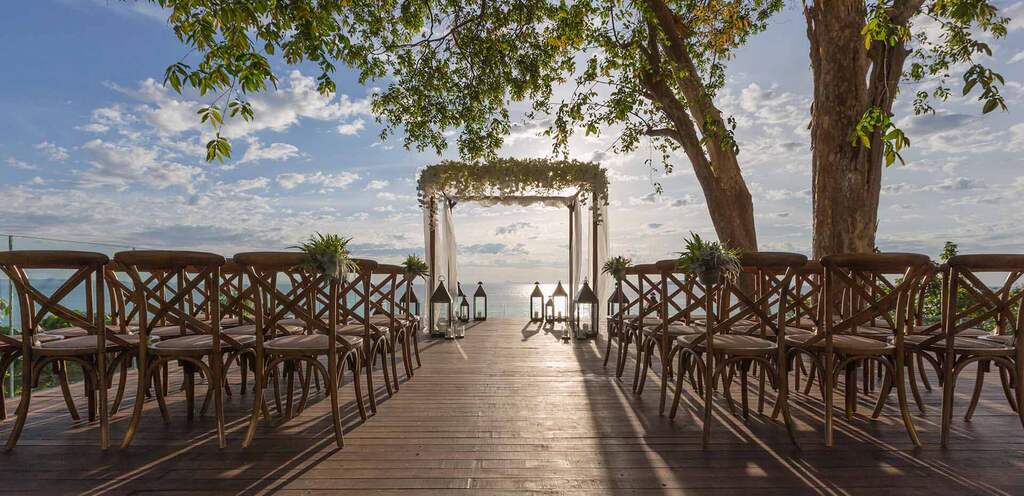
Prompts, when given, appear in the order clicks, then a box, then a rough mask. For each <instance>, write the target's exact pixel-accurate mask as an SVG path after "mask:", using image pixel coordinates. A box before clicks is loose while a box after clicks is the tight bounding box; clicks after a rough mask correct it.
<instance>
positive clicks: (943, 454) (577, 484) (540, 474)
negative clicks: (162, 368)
mask: <svg viewBox="0 0 1024 496" xmlns="http://www.w3.org/2000/svg"><path fill="white" fill-rule="evenodd" d="M468 334H469V335H468V337H467V338H466V339H464V340H459V341H454V342H450V341H436V342H427V343H426V345H425V346H424V348H423V367H422V368H420V369H418V370H417V371H416V376H415V377H414V378H413V379H412V380H411V381H409V382H405V383H403V384H402V386H401V391H400V392H399V393H398V394H397V395H395V396H394V397H393V398H391V399H384V396H383V395H384V393H383V388H380V390H379V391H378V395H380V396H379V397H380V398H381V400H382V401H381V403H380V409H379V413H378V414H377V415H376V416H374V417H372V418H370V419H369V420H368V421H367V422H366V423H365V424H360V423H359V422H358V415H356V414H355V412H354V409H353V404H352V403H348V404H347V407H346V414H347V420H346V422H347V424H346V425H347V431H348V432H347V435H346V442H347V446H346V448H345V449H344V450H338V449H336V448H335V446H334V444H333V441H332V439H331V437H330V432H331V431H330V429H331V427H330V423H329V415H328V414H327V412H326V411H325V403H326V402H324V401H320V400H319V398H317V401H316V403H315V404H314V406H313V407H311V408H310V409H309V410H307V411H306V412H305V413H304V414H303V415H302V416H301V417H299V418H297V419H295V420H292V421H291V422H289V423H288V424H286V425H285V426H283V427H280V428H277V429H270V428H266V427H264V428H261V430H260V432H259V434H258V436H257V439H256V444H255V446H254V447H253V448H252V449H250V450H242V449H241V446H240V445H241V435H242V432H241V428H242V425H243V423H244V421H245V418H244V417H243V415H244V414H245V413H246V412H247V410H248V407H249V404H248V398H250V397H251V395H246V396H240V395H238V394H237V387H236V394H235V396H234V398H232V399H231V400H229V401H228V405H229V412H230V418H229V425H230V426H231V427H232V429H233V430H232V431H231V433H230V434H229V438H228V441H229V448H228V449H227V450H225V451H223V452H222V451H220V450H218V449H217V447H216V443H215V442H214V441H213V440H212V436H211V433H212V430H211V429H212V422H211V421H210V419H209V418H205V419H199V420H196V421H194V422H193V423H192V424H189V423H187V422H186V420H185V418H184V411H183V403H184V402H183V400H182V398H180V397H179V396H180V395H176V396H174V397H173V402H172V406H171V410H172V414H173V415H174V419H173V423H172V424H171V425H169V426H164V425H163V423H162V421H161V420H160V415H159V413H158V412H157V411H156V409H155V404H151V405H149V410H148V412H147V413H148V415H147V416H146V417H145V418H144V419H143V423H142V430H141V431H140V434H139V435H138V436H137V438H136V441H135V443H134V444H133V446H132V447H131V448H130V449H128V450H121V449H119V448H116V447H112V448H111V449H110V450H109V451H108V452H106V453H104V452H101V451H100V450H99V448H98V447H97V442H96V441H97V432H96V429H95V428H94V427H93V426H91V425H87V424H79V425H78V426H77V427H76V426H75V425H74V424H73V423H72V422H71V420H70V418H69V417H68V415H67V413H66V410H65V408H64V405H63V402H62V401H61V400H60V396H59V394H58V393H57V392H56V391H48V392H45V393H44V394H43V395H41V396H37V397H36V400H37V402H36V405H35V407H34V408H33V410H35V411H34V412H33V415H32V417H31V421H30V423H29V425H28V426H27V427H26V431H25V434H24V436H23V437H22V441H21V443H20V444H19V446H18V447H17V449H16V450H15V451H14V452H13V453H11V454H8V455H3V456H0V492H14V493H19V494H25V493H28V492H30V491H37V492H46V493H63V494H68V493H86V494H108V493H109V494H126V493H135V494H137V493H147V492H150V491H160V492H162V493H164V494H166V493H175V492H192V493H207V492H209V493H213V492H218V491H225V492H230V493H246V494H250V493H270V492H275V493H277V494H315V493H323V494H327V493H336V492H341V491H348V492H349V493H350V494H396V495H397V494H402V495H417V494H479V495H494V494H513V493H514V494H523V493H531V494H579V495H584V494H585V495H600V494H644V495H646V494H651V495H654V494H683V493H685V494H705V493H713V494H780V495H782V494H785V495H794V494H877V491H878V490H879V489H883V490H885V491H886V492H887V493H895V492H896V491H898V492H899V494H922V495H923V494H927V495H936V494H1022V493H1024V476H1021V474H1022V473H1024V470H1022V469H1024V430H1022V429H1021V426H1020V424H1019V422H1018V421H1017V419H1016V417H1015V416H1011V415H1010V413H1011V412H1010V411H1009V409H1008V408H1007V407H1006V404H1005V401H1004V400H1003V399H1002V398H1001V395H1000V391H999V388H998V384H996V383H990V384H989V387H988V388H987V390H986V392H985V397H984V399H983V401H982V405H981V407H979V410H978V413H977V414H976V416H975V418H974V421H973V422H971V423H969V424H965V423H964V422H963V421H962V419H957V420H956V421H955V422H954V427H955V430H956V438H955V440H954V442H953V445H952V448H951V449H949V450H946V451H942V450H940V449H939V448H938V447H937V444H938V435H937V433H936V426H935V424H934V422H935V421H936V420H937V402H938V400H939V398H940V396H941V395H940V394H939V393H938V392H932V393H926V400H927V401H928V402H929V404H930V412H929V415H928V416H927V417H926V418H920V417H918V420H919V424H918V425H919V427H920V428H921V430H922V439H923V441H924V442H925V443H926V447H925V448H924V449H922V450H919V451H918V452H915V451H913V450H912V449H911V448H912V446H911V445H910V443H909V441H908V439H907V437H906V434H905V433H904V431H903V428H902V425H901V424H900V423H898V417H897V416H895V415H893V410H892V409H891V408H890V409H889V410H888V411H887V413H888V417H886V418H883V419H882V420H880V421H877V422H869V421H864V420H859V421H855V422H854V423H853V425H847V424H842V425H841V427H840V429H839V432H838V437H837V446H836V447H835V448H834V449H826V448H825V447H824V446H823V442H822V435H821V430H820V422H819V421H818V420H817V414H819V413H820V403H817V402H815V401H809V402H805V401H804V399H802V398H800V399H798V402H797V404H796V406H795V408H794V410H795V414H796V417H797V421H798V424H799V428H800V431H801V432H800V434H799V437H800V441H801V444H802V450H796V449H794V448H793V447H792V445H791V444H790V443H789V441H788V438H787V436H786V434H785V429H784V428H782V427H781V426H779V425H777V424H775V423H774V422H771V421H765V420H763V419H761V418H759V417H757V416H754V417H752V419H751V421H750V422H749V423H748V424H743V423H742V422H739V421H737V420H736V419H735V418H733V417H731V416H728V415H721V414H722V413H723V412H724V403H723V404H721V405H719V406H721V407H722V408H721V409H719V412H718V413H719V414H720V415H719V416H718V418H719V419H721V420H718V421H717V422H716V424H715V428H714V432H713V446H711V448H710V449H708V450H702V449H701V444H700V423H699V421H698V420H696V419H695V417H694V416H693V415H692V414H693V412H695V411H696V410H695V407H696V405H698V403H697V402H695V401H694V399H693V397H692V396H689V397H688V398H687V399H688V400H689V402H690V404H689V406H688V407H686V408H681V412H680V415H679V417H678V418H676V419H675V421H670V420H669V419H668V418H666V417H659V416H658V410H657V392H658V383H657V382H653V383H648V389H647V391H646V392H645V394H644V396H643V398H642V400H641V399H638V398H637V397H636V396H635V395H634V394H633V393H632V392H631V390H630V383H629V382H631V378H632V364H633V362H632V361H630V365H629V367H627V371H626V374H627V376H629V378H630V381H629V382H627V381H622V382H620V381H618V380H616V379H615V378H614V377H613V376H612V375H611V374H609V372H608V371H607V370H606V369H605V368H604V367H603V366H602V363H601V362H602V357H601V353H603V351H604V343H603V341H600V342H581V343H572V344H567V343H563V342H562V341H561V340H559V339H556V336H555V335H552V334H550V333H547V332H543V331H538V330H536V329H534V328H524V327H523V324H522V323H519V322H514V321H489V322H486V323H482V324H479V325H477V326H475V327H473V328H472V329H470V331H469V333H468ZM971 376H973V374H971ZM234 380H235V382H237V377H236V378H235V379H234ZM964 382H965V383H969V382H972V381H964ZM173 383H174V384H176V383H177V382H176V381H175V382H173ZM378 384H380V382H379V374H378ZM964 385H965V386H967V385H968V384H964ZM962 392H966V391H962ZM342 398H343V400H345V401H348V400H349V399H351V398H352V391H351V386H350V385H346V386H345V391H344V392H343V394H342ZM684 406H685V405H684ZM8 408H9V410H8V411H13V410H14V403H13V402H8ZM126 416H127V409H122V411H121V413H120V414H119V415H118V417H117V418H116V419H115V420H114V423H113V427H112V431H113V432H112V433H113V438H114V439H117V440H119V439H120V437H121V435H122V433H123V432H124V428H125V425H126V424H127V419H126ZM722 420H724V421H725V422H726V424H723V423H722ZM10 425H11V422H10V420H8V421H6V422H4V423H3V424H2V426H0V435H2V436H4V438H6V435H7V432H8V430H9V428H10Z"/></svg>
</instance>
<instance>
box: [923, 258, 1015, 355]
mask: <svg viewBox="0 0 1024 496" xmlns="http://www.w3.org/2000/svg"><path fill="white" fill-rule="evenodd" d="M1022 275H1024V255H998V254H996V255H956V256H953V257H951V258H950V259H949V260H948V261H947V262H946V264H945V275H944V277H943V279H944V281H943V283H944V284H943V290H942V307H943V312H942V313H943V318H942V329H943V330H942V332H941V333H940V334H941V337H943V338H950V337H955V336H956V335H957V334H959V333H960V332H963V331H964V330H966V329H971V328H983V329H992V330H995V331H996V333H998V334H1013V335H1014V343H1015V344H1016V345H1017V346H1018V347H1020V346H1021V344H1022V341H1021V339H1022V336H1021V331H1022V330H1024V305H1022V303H1024V289H1022V288H1021V287H1019V286H1018V287H1015V286H1016V285H1017V283H1018V282H1021V276H1022ZM993 277H995V278H999V277H1001V278H1002V279H1003V280H1002V282H1001V283H1000V284H999V285H998V286H996V287H994V288H993V287H991V286H989V285H988V284H987V283H985V282H984V281H983V279H992V278H993ZM951 342H952V341H951V340H947V343H951Z"/></svg>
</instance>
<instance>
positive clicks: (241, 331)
mask: <svg viewBox="0 0 1024 496" xmlns="http://www.w3.org/2000/svg"><path fill="white" fill-rule="evenodd" d="M277 327H278V328H279V329H280V328H282V327H283V328H284V330H285V331H286V332H287V333H288V334H302V331H303V330H304V329H305V326H301V325H284V326H282V325H278V326H277ZM220 332H221V334H227V335H228V336H255V335H256V324H245V325H240V326H235V327H229V328H227V329H221V331H220Z"/></svg>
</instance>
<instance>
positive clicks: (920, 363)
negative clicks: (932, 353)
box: [917, 351, 932, 393]
mask: <svg viewBox="0 0 1024 496" xmlns="http://www.w3.org/2000/svg"><path fill="white" fill-rule="evenodd" d="M921 353H924V352H923V351H922V352H921ZM917 373H918V375H920V376H921V384H924V390H925V391H928V392H929V393H930V392H931V391H932V383H931V381H929V380H928V373H927V371H926V370H925V368H924V357H923V356H921V355H920V354H917Z"/></svg>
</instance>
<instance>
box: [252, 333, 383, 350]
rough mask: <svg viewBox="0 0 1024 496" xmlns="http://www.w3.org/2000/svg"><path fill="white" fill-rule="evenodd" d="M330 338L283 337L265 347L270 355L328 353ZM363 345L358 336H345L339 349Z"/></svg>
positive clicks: (308, 335)
mask: <svg viewBox="0 0 1024 496" xmlns="http://www.w3.org/2000/svg"><path fill="white" fill-rule="evenodd" d="M329 339H330V338H329V337H328V336H327V335H325V334H300V335H294V336H281V337H279V338H274V339H271V340H270V341H267V342H266V343H264V345H263V347H264V348H265V349H266V350H267V351H268V352H270V353H288V352H293V353H326V352H327V350H328V348H329V347H330V341H329ZM361 344H363V339H362V338H360V337H358V336H344V337H342V338H341V339H340V340H339V342H338V348H356V347H358V346H360V345H361Z"/></svg>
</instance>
